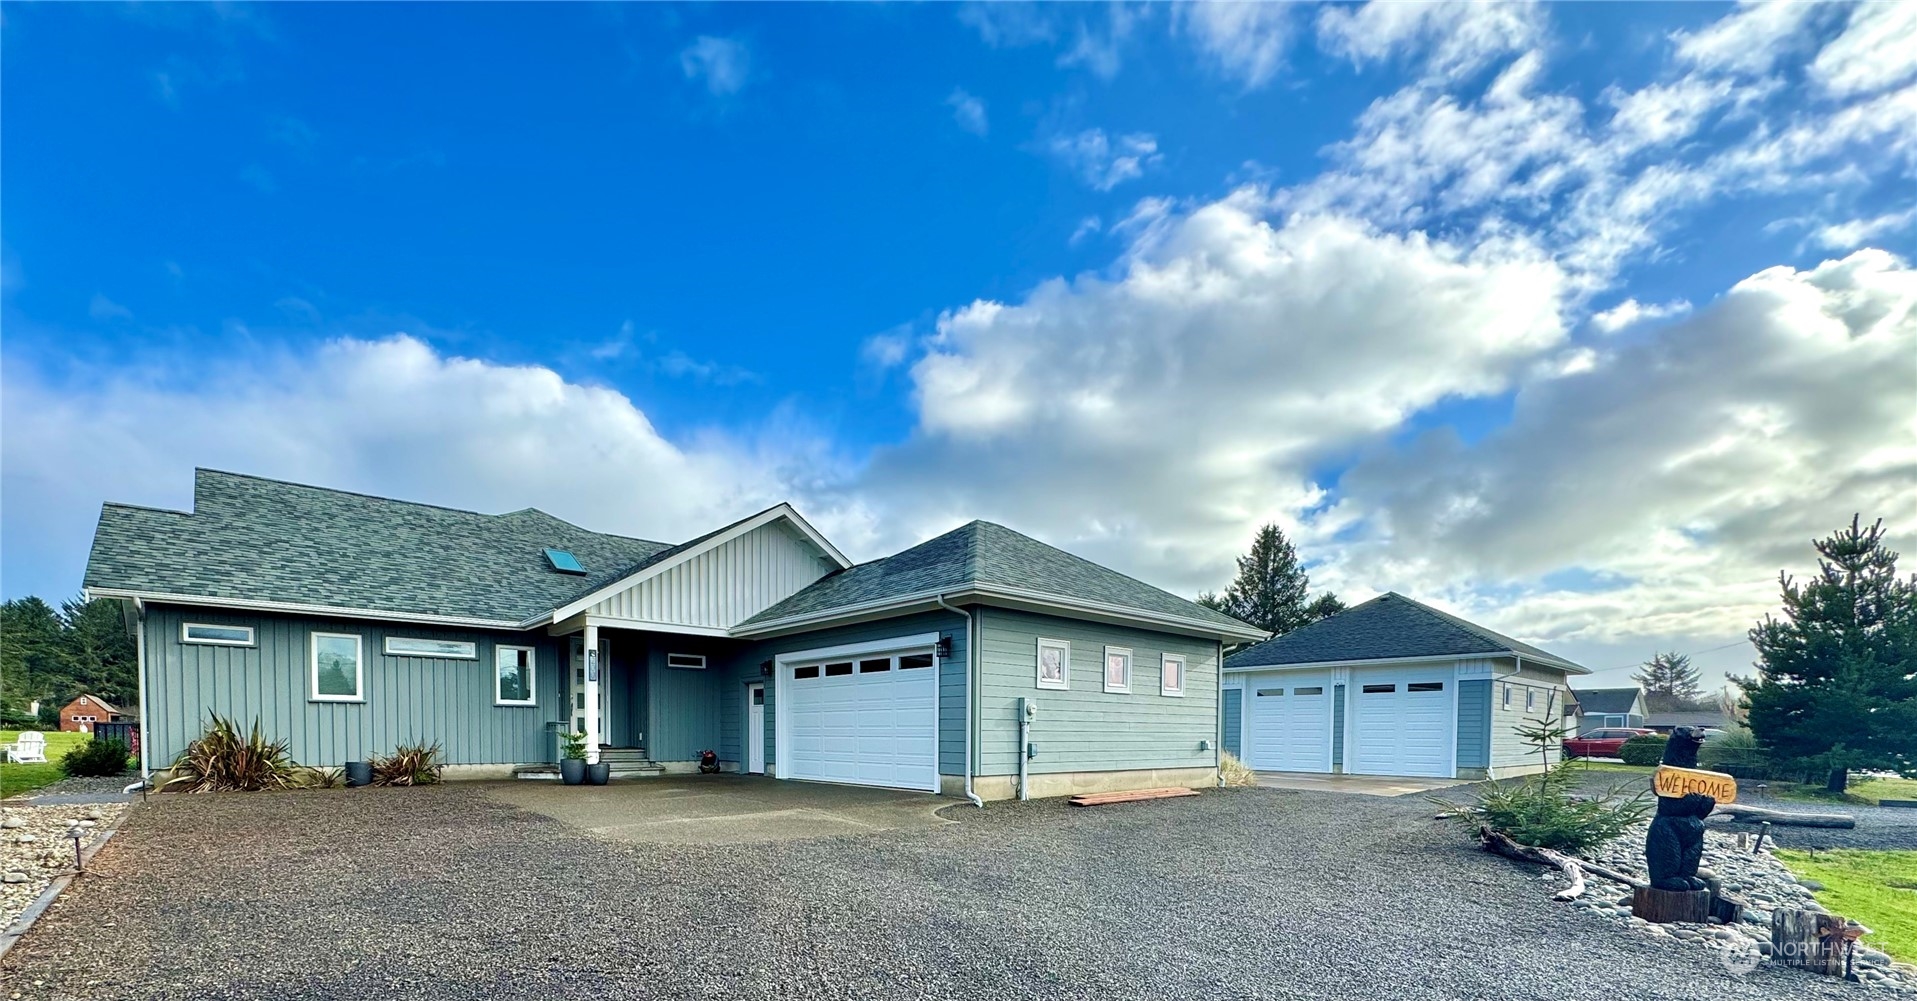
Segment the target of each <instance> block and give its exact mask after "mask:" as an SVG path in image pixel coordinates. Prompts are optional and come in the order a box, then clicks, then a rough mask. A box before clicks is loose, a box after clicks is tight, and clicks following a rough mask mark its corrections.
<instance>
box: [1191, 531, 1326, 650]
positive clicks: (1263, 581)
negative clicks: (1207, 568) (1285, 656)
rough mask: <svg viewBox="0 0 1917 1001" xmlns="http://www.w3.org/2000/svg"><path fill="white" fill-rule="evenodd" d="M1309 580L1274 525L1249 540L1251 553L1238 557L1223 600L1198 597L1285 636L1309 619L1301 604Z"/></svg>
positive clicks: (1309, 587) (1283, 535) (1204, 596)
mask: <svg viewBox="0 0 1917 1001" xmlns="http://www.w3.org/2000/svg"><path fill="white" fill-rule="evenodd" d="M1310 590H1311V579H1310V578H1309V577H1308V576H1307V575H1306V574H1305V569H1304V567H1303V566H1300V565H1299V563H1298V551H1297V550H1296V549H1293V548H1292V546H1291V540H1290V539H1287V538H1285V533H1284V532H1282V531H1280V530H1279V528H1278V526H1277V525H1266V526H1265V527H1263V528H1260V529H1259V530H1258V534H1257V535H1256V536H1253V537H1252V540H1251V552H1248V553H1246V554H1245V555H1243V556H1240V557H1239V558H1238V577H1237V579H1236V580H1233V581H1232V582H1231V586H1230V587H1228V588H1226V589H1225V594H1224V597H1223V598H1222V599H1221V598H1219V597H1218V596H1217V595H1211V594H1209V593H1208V594H1207V595H1200V596H1199V601H1201V602H1203V601H1206V599H1207V597H1208V596H1209V597H1210V599H1211V601H1213V602H1217V604H1211V605H1209V606H1208V607H1212V608H1216V609H1217V610H1219V611H1221V612H1224V613H1225V614H1227V615H1230V616H1233V617H1235V618H1238V619H1242V620H1244V621H1246V622H1249V623H1251V624H1252V625H1254V626H1257V627H1258V628H1260V629H1265V630H1268V631H1270V632H1271V633H1272V634H1273V635H1282V634H1284V633H1288V632H1290V631H1292V630H1293V629H1296V628H1298V627H1299V626H1302V625H1304V624H1305V623H1307V622H1310V621H1312V616H1311V614H1310V612H1309V611H1308V610H1307V608H1306V605H1305V595H1306V594H1307V593H1309V592H1310Z"/></svg>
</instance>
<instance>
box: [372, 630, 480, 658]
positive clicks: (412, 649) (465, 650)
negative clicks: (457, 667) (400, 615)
mask: <svg viewBox="0 0 1917 1001" xmlns="http://www.w3.org/2000/svg"><path fill="white" fill-rule="evenodd" d="M386 656H388V657H433V658H437V659H439V660H478V659H479V644H477V643H474V642H472V641H471V640H427V639H419V638H417V637H412V636H388V637H386Z"/></svg>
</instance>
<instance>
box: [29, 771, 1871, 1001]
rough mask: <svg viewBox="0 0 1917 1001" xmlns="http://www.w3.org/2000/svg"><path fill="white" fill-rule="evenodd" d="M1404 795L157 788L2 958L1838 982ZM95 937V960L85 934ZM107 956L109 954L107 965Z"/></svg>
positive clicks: (1025, 979)
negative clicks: (843, 827)
mask: <svg viewBox="0 0 1917 1001" xmlns="http://www.w3.org/2000/svg"><path fill="white" fill-rule="evenodd" d="M1431 813H1432V810H1431V807H1430V805H1429V804H1428V803H1426V802H1424V801H1423V800H1422V799H1420V798H1418V797H1407V798H1401V799H1383V798H1374V797H1368V796H1340V795H1336V794H1329V793H1305V792H1287V791H1281V790H1271V789H1233V790H1219V791H1212V792H1207V793H1206V794H1205V795H1204V796H1203V797H1201V798H1198V799H1185V800H1169V801H1161V802H1152V803H1140V804H1131V805H1127V806H1122V807H1104V808H1095V809H1074V808H1070V807H1067V806H1065V805H1064V804H1062V803H1060V802H1057V801H1052V802H1034V803H1027V804H994V805H993V806H991V807H989V808H987V809H985V810H977V809H975V808H972V807H969V806H959V807H954V808H953V809H951V810H949V811H947V816H949V817H951V818H953V819H955V820H957V821H958V823H956V824H952V825H947V826H942V827H926V828H918V829H912V830H901V831H887V832H880V833H875V834H867V835H859V836H852V837H838V838H822V839H814V840H802V841H790V842H782V843H777V844H771V845H732V846H722V847H711V846H699V845H664V846H662V845H638V844H631V843H617V842H609V841H602V840H596V839H594V838H592V837H591V836H589V835H587V834H586V833H584V832H582V831H580V830H578V829H576V828H573V827H569V826H567V825H566V824H565V823H563V822H560V821H557V820H554V819H552V818H550V817H546V816H542V815H539V814H535V813H531V812H526V811H521V810H516V809H514V808H512V807H511V806H509V805H507V804H504V803H502V802H499V801H498V800H496V799H493V798H490V797H488V796H486V795H485V794H484V792H483V790H481V789H478V788H474V787H471V786H461V785H449V786H442V787H437V788H424V789H380V790H372V789H366V790H325V791H313V792H304V793H288V794H279V795H256V796H218V797H188V796H165V797H155V799H154V801H153V803H152V804H151V805H149V806H146V807H142V808H140V809H138V810H136V811H135V812H134V813H133V814H132V815H131V816H130V817H129V818H128V820H127V821H126V823H125V824H124V825H123V827H122V830H121V833H120V834H119V836H117V837H115V838H114V840H113V841H111V842H109V843H108V845H107V847H106V849H105V850H103V851H102V852H101V853H100V855H99V856H98V858H96V860H95V863H94V866H95V869H96V871H97V872H98V873H99V875H96V876H94V877H92V878H88V879H83V880H80V881H78V882H77V883H76V884H75V886H74V888H73V890H72V891H70V893H69V895H68V896H67V897H66V898H65V899H64V900H63V902H62V903H61V904H60V905H59V906H58V907H56V908H55V909H54V910H53V911H52V912H51V913H50V914H49V915H48V917H47V918H45V919H43V921H42V923H41V924H40V925H38V926H37V927H36V928H35V929H34V931H33V932H32V933H31V934H30V935H28V936H27V938H26V939H25V940H24V941H23V942H22V943H21V944H20V946H19V947H17V948H16V949H15V950H14V951H13V952H12V953H11V954H9V955H8V956H7V957H6V959H5V960H4V962H3V963H0V980H4V981H5V982H6V983H7V984H8V985H9V987H10V988H11V989H12V990H17V991H20V992H22V994H23V995H24V996H27V997H43V996H44V997H259V998H303V997H342V996H351V997H354V998H356V999H365V998H401V997H406V998H422V997H423V998H455V997H501V998H508V997H510V998H521V997H524V998H540V999H545V1001H551V999H554V998H562V997H585V996H602V997H670V998H728V999H730V998H813V997H832V998H841V997H842V998H923V997H939V998H967V999H977V998H986V997H991V998H998V997H1048V998H1049V997H1082V998H1099V999H1101V1001H1109V999H1115V998H1205V999H1213V998H1238V997H1274V996H1288V997H1309V998H1369V997H1378V998H1385V997H1389V998H1456V997H1486V998H1537V997H1561V996H1564V994H1565V991H1566V990H1567V987H1566V985H1567V984H1571V983H1575V980H1572V979H1567V978H1573V977H1575V972H1574V971H1578V970H1604V971H1606V977H1607V978H1610V979H1612V980H1613V981H1614V982H1616V983H1621V984H1629V985H1630V993H1631V995H1632V996H1633V997H1634V998H1671V999H1679V998H1682V999H1690V998H1696V997H1712V998H1767V999H1768V998H1779V997H1785V996H1793V997H1852V998H1854V997H1856V996H1857V994H1856V989H1855V988H1851V987H1849V986H1848V985H1844V984H1840V983H1821V982H1817V981H1815V980H1813V979H1812V978H1809V977H1805V976H1801V975H1798V974H1793V973H1788V972H1785V971H1777V970H1770V969H1760V970H1759V971H1758V972H1756V973H1755V974H1752V975H1751V976H1748V977H1737V976H1733V975H1732V974H1730V973H1728V972H1726V971H1725V970H1724V969H1723V968H1722V967H1721V966H1720V965H1719V964H1718V963H1717V961H1716V960H1715V959H1714V958H1713V957H1712V956H1711V955H1710V954H1708V953H1706V952H1704V951H1703V950H1701V949H1698V948H1695V947H1689V946H1685V945H1682V944H1678V943H1668V942H1665V943H1659V942H1653V941H1649V940H1646V939H1644V938H1643V937H1641V936H1636V935H1632V934H1630V933H1628V932H1627V931H1625V930H1623V929H1622V928H1618V927H1614V926H1611V925H1609V924H1607V923H1605V922H1599V921H1594V920H1591V919H1588V918H1586V917H1584V916H1582V915H1579V914H1577V913H1575V912H1574V911H1573V909H1572V908H1570V907H1568V906H1565V905H1562V904H1553V903H1552V902H1550V900H1549V890H1550V888H1551V886H1550V884H1546V883H1543V882H1541V881H1539V879H1538V874H1537V872H1536V871H1533V870H1527V869H1525V868H1523V867H1520V866H1517V865H1515V864H1513V863H1509V862H1505V861H1503V860H1501V859H1497V858H1494V857H1492V856H1489V855H1487V854H1485V853H1482V852H1480V851H1478V850H1476V849H1475V848H1473V847H1471V846H1469V845H1468V844H1467V843H1466V841H1465V840H1464V838H1463V837H1462V836H1461V835H1460V833H1459V832H1458V831H1457V830H1456V829H1453V828H1447V827H1445V826H1444V825H1442V824H1440V823H1436V822H1433V821H1432V820H1431V819H1430V818H1431ZM102 950H105V951H106V952H105V953H103V951H102ZM106 953H111V955H112V958H111V960H107V959H105V958H104V957H105V954H106Z"/></svg>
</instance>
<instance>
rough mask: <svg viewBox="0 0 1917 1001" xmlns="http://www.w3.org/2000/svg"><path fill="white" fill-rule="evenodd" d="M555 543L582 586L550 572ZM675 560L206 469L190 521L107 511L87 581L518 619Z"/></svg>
mask: <svg viewBox="0 0 1917 1001" xmlns="http://www.w3.org/2000/svg"><path fill="white" fill-rule="evenodd" d="M549 546H550V547H552V548H555V549H565V550H569V551H570V552H572V553H573V554H574V555H576V556H578V557H579V561H580V562H581V563H582V564H584V566H585V568H586V575H585V576H584V577H581V576H579V575H576V574H562V573H558V572H556V571H554V570H553V569H552V566H551V565H550V564H549V563H547V562H546V558H545V553H544V550H545V549H546V548H547V547H549ZM675 550H676V547H668V546H667V545H666V544H665V543H662V542H649V541H647V540H644V539H629V538H625V537H623V536H617V535H605V534H602V533H599V532H591V531H587V530H586V529H583V528H580V527H578V526H577V525H573V524H570V523H568V522H565V521H561V520H559V519H558V518H555V517H553V516H552V515H549V514H546V513H545V512H543V511H539V510H535V509H532V508H527V509H525V510H523V511H514V512H512V513H510V514H500V515H490V514H478V513H475V512H472V511H459V510H454V509H452V508H444V507H435V506H433V505H430V504H414V503H410V502H407V501H397V500H389V499H387V498H384V497H371V496H367V495H365V494H355V493H347V492H345V491H341V490H327V489H324V488H321V487H310V486H303V485H300V484H295V483H286V482H283V481H280V480H268V479H262V478H259V477H253V476H242V475H239V474H236V473H223V472H217V471H215V470H210V469H201V470H196V471H195V475H194V481H193V512H192V513H191V514H188V513H184V512H180V511H161V510H156V509H154V508H144V507H133V506H129V505H123V504H108V505H105V506H104V507H103V508H102V509H101V511H100V524H99V527H98V529H97V530H96V531H95V532H94V536H93V551H92V553H91V554H90V555H89V556H88V559H87V571H86V578H85V581H84V583H85V585H86V586H87V587H90V588H114V589H121V590H129V591H145V592H153V593H162V594H179V595H193V596H199V597H213V598H234V599H246V600H253V601H277V602H286V603H291V604H302V605H321V606H327V607H336V608H352V609H365V610H369V611H381V612H401V613H409V614H417V615H442V616H457V617H465V618H476V619H489V620H497V621H511V622H521V621H524V620H526V619H530V618H532V617H533V616H535V615H538V614H540V613H542V612H546V611H549V610H551V609H553V608H554V607H557V606H558V605H561V604H564V603H565V602H566V601H568V600H570V599H572V598H575V597H578V596H579V595H582V594H586V593H588V592H590V591H592V590H595V589H597V588H599V587H602V586H604V585H605V584H607V583H609V582H611V581H614V580H617V579H619V578H620V577H623V576H625V575H627V574H630V573H632V572H634V571H635V570H637V569H639V568H641V567H643V566H645V565H647V564H648V563H651V562H653V561H656V560H658V559H661V558H663V557H664V556H665V555H667V554H668V553H670V552H672V551H675Z"/></svg>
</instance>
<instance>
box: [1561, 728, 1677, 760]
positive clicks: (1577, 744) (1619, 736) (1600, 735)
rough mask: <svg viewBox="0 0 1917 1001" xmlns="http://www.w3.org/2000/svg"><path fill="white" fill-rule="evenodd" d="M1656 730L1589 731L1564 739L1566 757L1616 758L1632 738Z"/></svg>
mask: <svg viewBox="0 0 1917 1001" xmlns="http://www.w3.org/2000/svg"><path fill="white" fill-rule="evenodd" d="M1656 732H1657V731H1656V730H1644V729H1633V728H1631V727H1627V726H1612V727H1605V728H1604V729H1602V730H1587V731H1585V732H1583V733H1580V734H1578V735H1577V736H1575V737H1566V738H1564V756H1565V757H1567V758H1615V757H1617V749H1618V748H1620V747H1623V746H1624V742H1625V741H1627V740H1630V739H1631V738H1632V737H1642V736H1644V735H1645V734H1647V733H1656Z"/></svg>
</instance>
